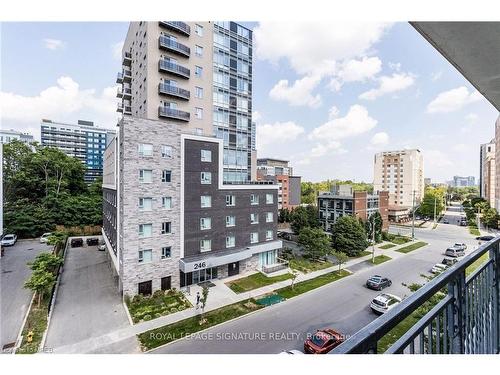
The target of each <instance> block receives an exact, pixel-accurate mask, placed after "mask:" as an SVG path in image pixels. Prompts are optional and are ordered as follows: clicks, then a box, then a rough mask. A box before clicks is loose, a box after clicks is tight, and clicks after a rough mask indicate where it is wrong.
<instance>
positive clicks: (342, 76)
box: [329, 57, 382, 91]
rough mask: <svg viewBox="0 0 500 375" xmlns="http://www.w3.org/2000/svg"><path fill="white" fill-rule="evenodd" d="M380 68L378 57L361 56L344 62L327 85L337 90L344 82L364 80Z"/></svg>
mask: <svg viewBox="0 0 500 375" xmlns="http://www.w3.org/2000/svg"><path fill="white" fill-rule="evenodd" d="M381 70H382V61H381V60H380V59H379V58H378V57H363V58H362V59H361V60H356V59H353V60H348V61H346V62H344V63H343V64H342V65H341V66H340V68H339V70H338V71H337V72H336V73H335V76H334V78H332V79H331V81H330V84H329V87H330V88H331V89H332V90H334V91H339V90H340V88H341V87H342V85H343V84H344V83H346V82H365V81H366V80H368V79H372V78H374V77H375V76H376V75H377V74H378V73H379V72H380V71H381Z"/></svg>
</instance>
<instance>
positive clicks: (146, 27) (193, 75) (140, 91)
mask: <svg viewBox="0 0 500 375" xmlns="http://www.w3.org/2000/svg"><path fill="white" fill-rule="evenodd" d="M252 50H253V48H252V31H251V30H249V29H247V28H245V27H243V26H241V25H239V24H237V23H235V22H180V21H160V22H144V21H141V22H131V23H130V26H129V30H128V33H127V37H126V39H125V43H124V46H123V67H122V72H120V73H119V74H118V77H117V82H118V83H120V84H121V85H122V87H121V88H119V89H118V93H117V96H118V97H119V98H120V99H121V101H120V103H119V104H118V109H117V110H118V112H121V113H123V115H124V116H134V117H140V118H147V119H152V120H160V121H162V122H163V123H164V126H167V127H168V126H170V125H171V124H172V125H174V124H175V125H179V126H181V127H182V131H183V132H185V133H192V134H197V135H208V136H212V135H215V136H216V137H217V138H220V139H222V140H223V148H224V150H223V164H224V175H223V179H224V181H236V182H243V181H249V180H252V179H255V174H254V173H255V172H253V174H252V170H253V171H254V169H252V161H255V126H254V125H253V123H252ZM253 166H254V167H255V165H253Z"/></svg>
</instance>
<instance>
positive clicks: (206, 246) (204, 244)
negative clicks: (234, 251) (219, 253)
mask: <svg viewBox="0 0 500 375" xmlns="http://www.w3.org/2000/svg"><path fill="white" fill-rule="evenodd" d="M210 250H212V240H200V251H201V252H204V251H210Z"/></svg>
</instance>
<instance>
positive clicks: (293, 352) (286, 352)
mask: <svg viewBox="0 0 500 375" xmlns="http://www.w3.org/2000/svg"><path fill="white" fill-rule="evenodd" d="M280 354H304V353H302V352H301V351H300V350H297V349H291V350H283V351H282V352H281V353H280Z"/></svg>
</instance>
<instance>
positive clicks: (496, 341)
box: [489, 244, 500, 353]
mask: <svg viewBox="0 0 500 375" xmlns="http://www.w3.org/2000/svg"><path fill="white" fill-rule="evenodd" d="M489 256H490V259H491V260H492V261H493V264H492V266H493V269H492V270H493V298H492V305H493V306H492V322H491V327H492V330H493V332H492V341H493V343H492V344H493V348H492V349H493V352H494V353H500V247H499V246H498V244H495V246H493V247H492V248H491V249H490V253H489Z"/></svg>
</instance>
